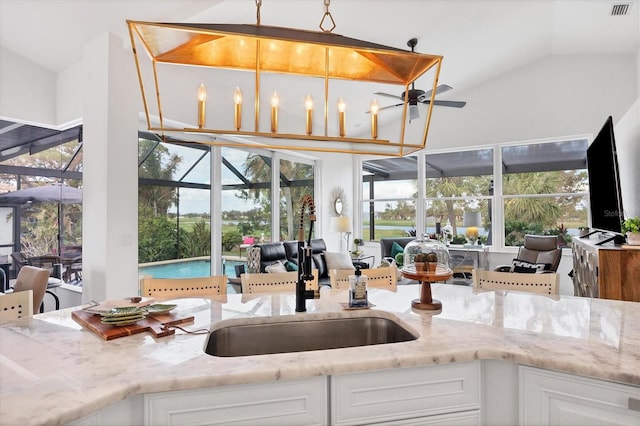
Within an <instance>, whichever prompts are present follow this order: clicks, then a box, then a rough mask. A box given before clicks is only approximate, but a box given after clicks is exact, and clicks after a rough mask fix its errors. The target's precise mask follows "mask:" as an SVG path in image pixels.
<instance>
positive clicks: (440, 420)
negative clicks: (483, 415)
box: [376, 410, 481, 426]
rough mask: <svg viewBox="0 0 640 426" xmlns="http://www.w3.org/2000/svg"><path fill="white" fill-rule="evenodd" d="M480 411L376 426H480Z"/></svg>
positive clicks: (396, 421)
mask: <svg viewBox="0 0 640 426" xmlns="http://www.w3.org/2000/svg"><path fill="white" fill-rule="evenodd" d="M480 424H481V421H480V410H474V411H465V412H462V413H454V414H443V415H440V416H427V417H418V418H415V419H405V420H392V421H390V422H382V423H376V426H426V425H438V426H480Z"/></svg>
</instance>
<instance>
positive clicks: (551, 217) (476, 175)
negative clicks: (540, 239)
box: [362, 139, 588, 246]
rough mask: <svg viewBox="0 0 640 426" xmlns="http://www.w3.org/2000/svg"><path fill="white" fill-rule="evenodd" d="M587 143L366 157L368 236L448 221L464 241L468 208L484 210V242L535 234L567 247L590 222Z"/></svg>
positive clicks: (509, 242)
mask: <svg viewBox="0 0 640 426" xmlns="http://www.w3.org/2000/svg"><path fill="white" fill-rule="evenodd" d="M586 149H587V140H586V139H580V140H563V141H553V142H539V143H528V144H502V145H496V146H493V147H486V148H479V149H470V150H464V151H463V150H461V151H455V152H436V153H429V154H425V153H419V154H418V155H417V156H415V157H407V158H391V159H376V160H368V161H364V162H363V167H362V169H363V171H362V173H363V177H362V184H363V203H362V208H363V213H362V214H363V224H364V229H363V231H365V232H363V235H369V236H370V239H379V238H381V237H384V236H403V235H410V234H412V235H415V230H420V231H419V232H420V233H428V234H435V233H436V231H437V230H438V229H440V230H442V229H443V227H444V226H446V225H450V226H451V227H452V230H453V243H454V244H456V243H457V244H464V243H465V242H466V239H465V229H466V226H465V223H464V217H465V213H468V212H479V213H480V217H481V226H480V229H479V231H480V241H481V242H483V243H484V244H490V245H498V246H517V245H522V243H523V241H524V235H525V234H538V235H559V236H560V239H561V243H562V244H565V245H569V244H570V241H571V237H572V236H573V235H577V234H578V232H579V231H578V228H579V227H581V226H585V225H586V224H587V211H588V207H587V206H588V203H587V193H586V188H587V174H586V169H585V167H586ZM496 165H500V167H496ZM423 175H424V177H425V178H424V183H422V182H420V181H419V180H418V177H419V176H423ZM408 207H411V208H413V211H410V208H408ZM416 210H419V211H422V212H424V213H423V214H422V213H421V214H418V215H416V214H415V211H416ZM385 220H387V221H389V220H395V221H396V222H394V223H389V222H385ZM412 226H413V227H412ZM367 231H368V232H367Z"/></svg>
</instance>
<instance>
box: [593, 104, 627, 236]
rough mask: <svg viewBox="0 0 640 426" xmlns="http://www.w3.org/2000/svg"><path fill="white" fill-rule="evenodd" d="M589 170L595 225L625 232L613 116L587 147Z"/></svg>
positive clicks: (604, 228) (599, 227)
mask: <svg viewBox="0 0 640 426" xmlns="http://www.w3.org/2000/svg"><path fill="white" fill-rule="evenodd" d="M587 171H588V173H589V202H590V205H591V227H592V228H595V229H598V230H602V231H610V232H615V233H621V231H622V228H621V222H622V220H623V218H624V216H623V210H622V192H621V190H620V175H619V172H618V155H617V152H616V141H615V138H614V135H613V119H612V118H611V116H609V118H607V121H606V122H605V123H604V126H603V127H602V130H600V133H598V135H597V136H596V137H595V139H594V140H593V142H592V143H591V145H589V147H588V148H587Z"/></svg>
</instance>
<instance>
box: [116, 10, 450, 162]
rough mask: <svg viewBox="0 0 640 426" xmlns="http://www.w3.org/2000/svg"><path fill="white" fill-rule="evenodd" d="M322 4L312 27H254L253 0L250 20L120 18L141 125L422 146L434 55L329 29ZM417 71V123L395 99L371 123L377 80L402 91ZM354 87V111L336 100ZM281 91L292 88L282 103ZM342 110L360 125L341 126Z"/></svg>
mask: <svg viewBox="0 0 640 426" xmlns="http://www.w3.org/2000/svg"><path fill="white" fill-rule="evenodd" d="M324 2H325V10H326V12H325V14H324V16H323V18H322V21H321V23H320V29H321V30H322V31H319V32H315V31H305V30H299V29H292V28H285V27H273V26H263V25H260V6H261V4H262V0H256V5H257V24H256V25H246V24H194V23H154V22H142V21H131V20H128V21H127V24H128V26H129V34H130V38H131V45H132V47H133V53H134V58H135V63H136V69H137V73H138V79H139V83H140V90H141V92H142V101H143V105H144V111H145V115H146V120H147V126H148V129H149V130H150V131H152V132H157V133H161V134H163V135H164V134H167V133H175V132H179V133H183V134H184V133H187V134H199V135H201V136H204V135H209V136H211V137H210V138H209V139H207V138H202V137H200V138H199V139H198V142H200V143H207V144H211V145H220V146H238V145H239V144H254V145H255V146H256V147H262V148H267V149H288V150H301V151H317V152H340V153H352V154H373V155H385V156H403V155H407V154H410V153H412V152H415V151H417V150H419V149H422V148H424V147H425V145H426V140H427V132H428V129H429V123H430V121H431V112H432V108H433V104H434V97H435V93H436V86H437V83H438V76H439V73H440V67H441V63H442V56H438V55H428V54H421V53H416V52H409V51H406V50H402V49H396V48H392V47H387V46H383V45H379V44H375V43H370V42H367V41H362V40H357V39H353V38H348V37H343V36H341V35H337V34H333V33H331V31H332V30H333V28H334V27H335V23H334V21H333V17H332V16H331V14H330V13H329V2H330V0H324ZM327 23H328V24H330V25H331V28H329V29H324V28H323V26H327V25H326V24H327ZM142 51H144V52H145V53H146V55H140V54H139V52H142ZM422 76H426V77H430V78H431V79H432V88H431V98H430V99H431V101H430V102H428V103H427V105H426V107H427V108H428V110H427V112H426V114H423V117H422V119H421V120H416V119H415V117H410V116H409V115H408V114H407V112H408V111H409V99H406V97H405V99H404V100H403V101H402V102H403V105H402V117H401V118H400V119H395V120H388V121H385V125H384V126H380V127H378V118H379V117H380V116H382V114H383V112H382V111H381V109H382V108H381V107H380V105H379V104H378V102H377V100H376V99H375V98H373V96H372V95H369V93H370V92H373V91H375V90H376V88H379V87H380V85H383V84H384V85H393V86H399V87H402V88H403V90H404V93H409V90H410V89H411V85H412V83H414V82H415V81H416V79H418V78H420V77H422ZM282 77H285V78H284V79H283V78H282ZM225 85H227V86H228V85H232V86H235V88H233V89H232V88H231V86H229V87H226V88H225ZM285 85H286V86H287V87H285ZM356 85H363V86H362V87H361V88H360V89H359V90H360V91H361V92H363V93H366V95H365V96H367V97H370V99H367V100H366V102H367V103H366V107H364V108H358V107H356V106H355V105H357V102H362V101H361V100H360V99H343V96H345V95H344V94H343V93H344V91H346V88H347V86H348V87H349V88H350V89H351V88H355V86H356ZM251 86H253V87H252V91H253V98H252V97H251V94H250V91H249V90H248V88H249V87H251ZM285 89H288V90H289V91H294V92H296V91H297V92H299V94H298V95H296V96H295V97H296V99H285V98H284V97H283V96H282V95H280V94H281V93H283V92H284V90H285ZM340 92H343V93H340ZM398 92H400V90H398ZM279 93H280V94H279ZM212 94H213V96H212ZM247 94H249V95H247ZM212 97H213V99H212ZM262 98H267V102H264V101H263V99H262ZM290 98H291V97H290ZM318 100H321V102H318ZM263 102H264V103H263ZM369 102H370V103H369ZM349 104H351V105H352V108H351V109H349V110H348V111H347V109H348V107H347V106H348V105H349ZM243 107H244V109H243ZM243 110H244V112H245V114H247V116H250V115H252V116H253V122H252V123H251V124H252V125H251V126H245V127H243V121H242V118H243ZM318 110H320V114H318V113H317V112H318ZM314 112H315V113H316V114H314ZM347 112H348V114H349V115H351V116H352V117H353V116H355V117H357V119H359V120H360V121H362V122H366V123H367V125H366V126H358V128H357V129H355V130H354V129H349V130H347V126H346V122H347V118H346V116H347ZM384 114H392V113H390V112H387V111H385V112H384ZM314 118H315V119H316V120H318V121H317V122H314ZM381 120H382V119H381ZM184 123H187V124H184ZM189 123H191V124H189ZM245 123H246V121H245ZM314 123H315V124H316V125H315V126H314ZM318 123H321V124H322V125H317V124H318ZM249 127H252V129H251V130H248V128H249ZM349 133H353V134H349Z"/></svg>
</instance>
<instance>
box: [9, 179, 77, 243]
mask: <svg viewBox="0 0 640 426" xmlns="http://www.w3.org/2000/svg"><path fill="white" fill-rule="evenodd" d="M30 203H58V253H60V246H61V245H62V244H61V239H62V211H61V210H62V208H61V205H62V204H79V203H82V189H80V188H74V187H71V186H68V185H62V184H59V183H55V184H51V185H43V186H34V187H32V188H25V189H19V190H17V191H12V192H7V193H4V194H0V206H16V205H21V204H30Z"/></svg>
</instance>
